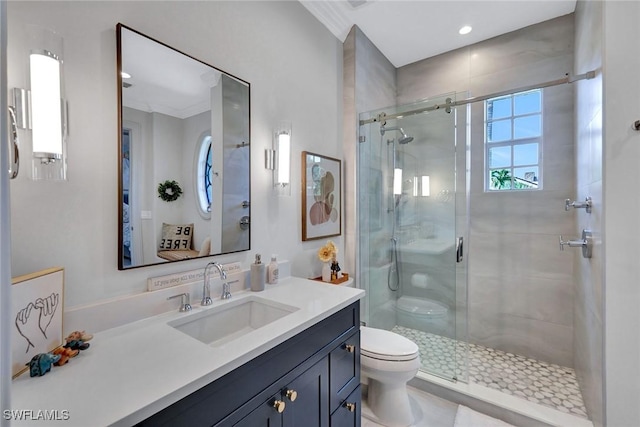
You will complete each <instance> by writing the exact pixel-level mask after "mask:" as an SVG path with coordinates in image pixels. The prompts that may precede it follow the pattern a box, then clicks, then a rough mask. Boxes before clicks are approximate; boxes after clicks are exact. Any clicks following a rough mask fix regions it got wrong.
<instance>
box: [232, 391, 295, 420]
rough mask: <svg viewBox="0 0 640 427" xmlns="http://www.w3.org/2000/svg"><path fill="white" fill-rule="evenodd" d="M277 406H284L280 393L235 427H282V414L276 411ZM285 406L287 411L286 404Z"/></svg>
mask: <svg viewBox="0 0 640 427" xmlns="http://www.w3.org/2000/svg"><path fill="white" fill-rule="evenodd" d="M277 404H284V402H282V400H281V398H280V393H278V394H276V395H274V396H271V398H269V400H267V401H266V402H265V403H263V404H262V405H260V406H258V407H257V408H256V409H254V410H253V411H252V412H251V413H250V414H249V415H247V416H246V417H244V418H243V419H241V420H240V421H239V422H237V423H235V424H234V427H282V413H281V412H278V409H276V408H277ZM284 405H285V409H286V404H284Z"/></svg>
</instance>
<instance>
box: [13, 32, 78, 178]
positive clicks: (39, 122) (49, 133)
mask: <svg viewBox="0 0 640 427" xmlns="http://www.w3.org/2000/svg"><path fill="white" fill-rule="evenodd" d="M40 31H41V32H44V31H46V30H40ZM47 33H48V35H47V36H46V37H49V38H48V44H51V40H54V41H55V40H57V41H58V43H57V44H58V45H59V46H58V49H57V50H58V52H61V51H62V38H61V37H60V36H58V35H56V34H55V33H51V32H47ZM42 37H44V36H42ZM54 44H55V43H54ZM29 81H30V86H31V89H30V90H26V89H20V88H14V89H13V102H14V106H15V110H16V123H17V127H18V128H20V129H26V130H31V143H32V153H33V158H32V166H33V167H32V171H33V175H32V177H33V179H34V180H55V181H58V180H65V179H66V177H67V159H66V135H67V104H66V101H65V100H64V99H62V59H61V57H60V54H58V53H55V52H53V51H51V50H48V49H38V50H32V51H31V52H30V54H29Z"/></svg>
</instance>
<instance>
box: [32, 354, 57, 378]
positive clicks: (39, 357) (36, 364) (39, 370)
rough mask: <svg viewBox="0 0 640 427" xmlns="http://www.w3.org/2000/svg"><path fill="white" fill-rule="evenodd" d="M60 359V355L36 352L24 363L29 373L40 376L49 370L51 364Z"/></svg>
mask: <svg viewBox="0 0 640 427" xmlns="http://www.w3.org/2000/svg"><path fill="white" fill-rule="evenodd" d="M58 360H60V355H57V354H51V353H40V354H36V355H35V356H33V357H32V358H31V361H30V362H29V363H27V364H26V366H28V367H29V375H30V376H32V377H41V376H43V375H44V374H46V373H47V372H49V371H50V370H51V366H52V365H53V364H54V363H56V362H57V361H58Z"/></svg>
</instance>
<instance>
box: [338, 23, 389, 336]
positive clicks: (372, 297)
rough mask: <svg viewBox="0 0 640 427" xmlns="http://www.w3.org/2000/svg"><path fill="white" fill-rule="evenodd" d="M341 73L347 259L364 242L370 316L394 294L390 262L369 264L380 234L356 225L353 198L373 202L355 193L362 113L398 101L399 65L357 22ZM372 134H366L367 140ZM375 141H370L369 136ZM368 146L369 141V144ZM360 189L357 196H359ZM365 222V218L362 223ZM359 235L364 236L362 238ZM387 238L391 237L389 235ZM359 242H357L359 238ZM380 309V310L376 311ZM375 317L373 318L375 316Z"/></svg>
mask: <svg viewBox="0 0 640 427" xmlns="http://www.w3.org/2000/svg"><path fill="white" fill-rule="evenodd" d="M343 49H344V51H343V77H344V89H343V97H344V106H343V108H344V137H343V144H344V148H343V153H344V158H345V162H344V163H345V189H346V190H345V208H346V212H347V215H350V216H347V218H346V221H345V222H346V242H345V246H346V252H347V257H349V256H351V257H352V258H351V260H349V259H348V258H347V262H348V263H349V264H350V265H352V266H355V265H356V261H355V253H356V245H358V244H359V245H360V252H359V256H360V257H361V259H363V260H365V261H364V262H363V264H362V265H363V266H364V267H363V268H362V270H363V271H360V272H357V273H358V274H356V280H358V281H359V283H358V286H359V287H362V288H363V289H366V291H367V293H368V294H369V298H367V299H365V300H363V315H364V319H367V321H368V320H369V315H368V314H369V311H370V310H373V309H378V308H380V307H381V306H382V305H384V304H385V303H386V302H387V301H389V300H390V299H391V298H392V297H393V293H392V292H391V291H389V290H388V289H387V286H386V277H387V269H388V266H384V265H370V259H371V254H372V252H373V251H376V250H378V248H376V247H375V246H376V243H375V242H376V241H378V239H377V237H379V236H377V235H376V234H370V233H363V234H362V235H360V236H359V238H358V230H357V228H358V227H359V226H361V221H362V220H363V219H360V218H357V216H356V215H357V212H358V211H357V209H356V207H355V203H358V204H362V205H364V206H368V205H369V199H368V197H369V195H368V194H367V192H366V191H361V192H356V168H355V165H356V157H357V156H356V154H357V150H358V142H357V141H358V112H363V111H370V110H374V109H377V108H382V107H386V106H389V105H393V104H394V103H395V96H396V69H395V67H394V66H393V65H392V64H391V62H389V60H388V59H387V58H386V57H385V56H384V55H383V54H382V53H381V52H380V51H379V50H378V48H377V47H375V46H374V44H373V43H372V42H371V41H370V40H369V39H368V38H367V36H366V35H365V34H364V33H363V32H362V31H361V30H360V29H359V28H358V27H357V26H354V27H353V28H352V29H351V31H350V32H349V35H348V36H347V38H346V40H345V42H344V44H343ZM369 139H370V138H368V141H369ZM369 142H372V141H369ZM368 147H369V148H370V147H371V145H369V146H368ZM369 160H370V157H369V156H361V157H360V158H359V159H358V161H359V164H358V168H357V170H358V171H368V170H369ZM356 194H358V195H359V198H358V199H357V200H356ZM364 224H365V226H366V222H365V223H364ZM385 230H387V234H388V228H387V227H383V228H382V230H380V231H379V232H378V234H384V233H385ZM358 239H360V240H358ZM387 241H388V238H387ZM358 242H359V243H358ZM376 312H377V311H376ZM371 320H373V319H371ZM376 320H377V321H380V322H381V323H376V324H375V326H377V327H381V328H387V329H391V328H392V327H393V326H394V325H395V319H394V318H393V317H392V316H387V317H385V318H384V319H381V318H379V317H378V318H377V319H376Z"/></svg>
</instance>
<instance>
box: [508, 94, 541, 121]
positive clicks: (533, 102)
mask: <svg viewBox="0 0 640 427" xmlns="http://www.w3.org/2000/svg"><path fill="white" fill-rule="evenodd" d="M540 101H541V100H540V91H539V90H535V91H532V92H525V93H523V94H520V95H516V96H514V97H513V103H514V110H515V112H514V115H515V116H521V115H523V114H530V113H538V112H540V111H541V110H540V107H541V105H540V104H541V102H540Z"/></svg>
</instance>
